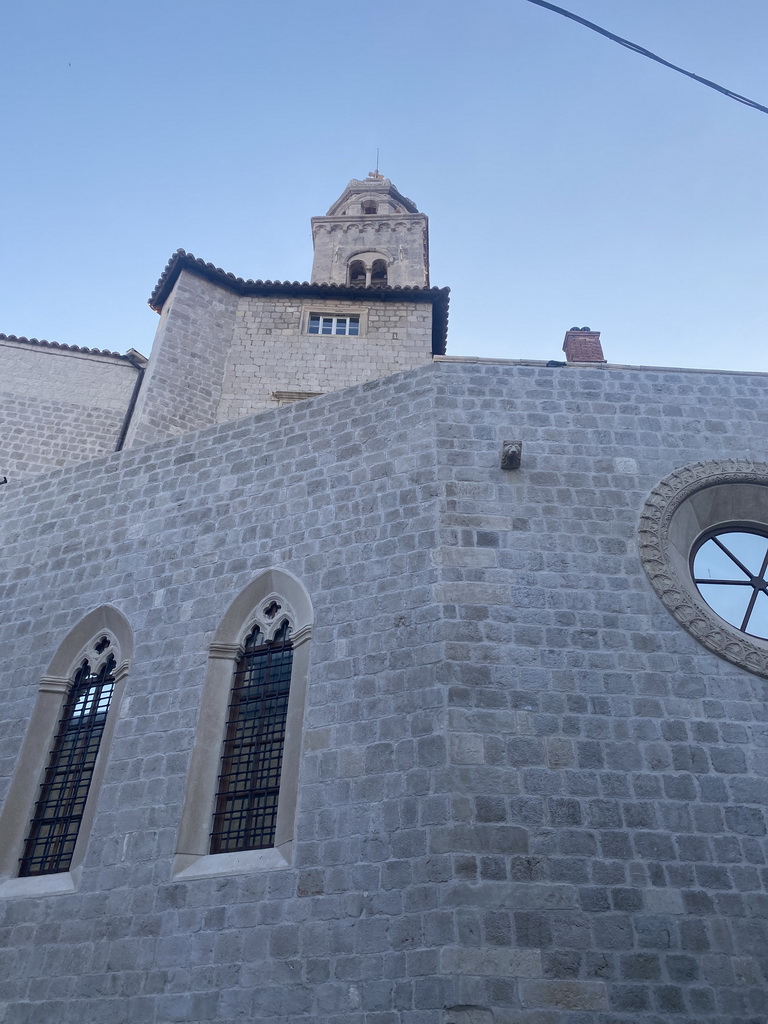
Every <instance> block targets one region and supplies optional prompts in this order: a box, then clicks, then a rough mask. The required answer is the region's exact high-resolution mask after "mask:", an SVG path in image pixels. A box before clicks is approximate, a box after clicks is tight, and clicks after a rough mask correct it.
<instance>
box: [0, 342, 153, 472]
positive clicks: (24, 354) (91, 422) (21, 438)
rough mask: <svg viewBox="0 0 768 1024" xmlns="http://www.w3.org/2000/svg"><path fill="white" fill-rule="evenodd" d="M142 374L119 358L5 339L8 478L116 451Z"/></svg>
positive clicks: (1, 430) (1, 417) (2, 416)
mask: <svg viewBox="0 0 768 1024" xmlns="http://www.w3.org/2000/svg"><path fill="white" fill-rule="evenodd" d="M138 372H139V371H138V369H137V367H136V366H134V365H133V364H132V363H130V362H128V361H127V360H125V359H120V358H118V357H113V356H110V355H106V354H98V353H90V352H84V351H75V350H72V349H65V348H55V347H53V346H49V345H46V344H33V343H30V342H26V341H18V340H15V339H13V338H6V337H0V478H2V477H3V476H7V477H9V479H15V478H17V477H19V476H26V475H29V474H33V473H39V472H42V471H44V470H46V469H49V468H51V467H54V466H65V465H69V464H71V463H73V462H79V461H81V460H82V459H90V458H94V457H95V456H97V455H101V454H103V453H105V452H110V451H112V450H114V447H115V443H116V442H117V439H118V437H119V434H120V430H121V427H122V425H123V420H124V417H125V414H126V412H127V410H128V405H129V402H130V399H131V394H132V392H133V387H134V384H135V382H136V378H137V375H138Z"/></svg>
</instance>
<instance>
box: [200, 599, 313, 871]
mask: <svg viewBox="0 0 768 1024" xmlns="http://www.w3.org/2000/svg"><path fill="white" fill-rule="evenodd" d="M275 605H276V602H272V605H271V607H275ZM267 612H269V609H267ZM290 633H291V627H290V624H289V622H288V620H287V619H285V620H283V622H282V623H281V625H280V628H279V629H278V630H277V632H276V633H275V634H274V636H273V638H272V639H271V640H266V639H265V637H264V634H263V633H262V630H261V627H260V626H258V625H257V626H255V627H254V628H253V630H252V631H251V633H250V634H249V636H248V638H247V639H246V641H245V649H244V650H243V653H242V655H241V656H240V657H239V658H238V660H237V664H236V666H235V678H234V682H233V684H232V695H231V698H230V703H229V712H228V716H227V730H226V736H225V739H224V750H223V753H222V757H221V772H220V774H219V787H218V792H217V794H216V810H215V813H214V817H213V830H212V832H211V853H231V852H233V851H235V850H263V849H265V848H267V847H271V846H274V844H275V828H276V824H277V803H278V797H279V795H280V773H281V769H282V763H283V747H284V745H285V725H286V719H287V717H288V697H289V694H290V689H291V666H292V664H293V645H292V644H291V641H290Z"/></svg>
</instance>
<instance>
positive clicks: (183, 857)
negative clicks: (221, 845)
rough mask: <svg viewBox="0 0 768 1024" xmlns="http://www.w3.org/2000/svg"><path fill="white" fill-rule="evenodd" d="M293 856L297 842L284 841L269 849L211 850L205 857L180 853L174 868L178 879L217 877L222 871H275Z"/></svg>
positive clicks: (232, 872)
mask: <svg viewBox="0 0 768 1024" xmlns="http://www.w3.org/2000/svg"><path fill="white" fill-rule="evenodd" d="M292 859H293V843H292V842H288V843H283V845H282V846H273V847H270V848H269V849H268V850H241V851H239V852H238V853H210V854H206V855H204V856H201V857H196V856H195V855H194V854H188V853H177V854H176V856H175V857H174V858H173V870H172V872H171V874H172V876H173V880H174V882H185V881H186V880H187V879H192V878H216V877H217V876H220V875H242V874H249V873H250V872H253V871H275V870H279V869H281V868H289V867H290V866H291V861H292Z"/></svg>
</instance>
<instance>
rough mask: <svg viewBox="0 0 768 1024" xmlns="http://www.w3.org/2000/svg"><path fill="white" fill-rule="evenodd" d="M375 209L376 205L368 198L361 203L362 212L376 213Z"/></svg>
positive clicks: (376, 208)
mask: <svg viewBox="0 0 768 1024" xmlns="http://www.w3.org/2000/svg"><path fill="white" fill-rule="evenodd" d="M377 210H378V206H377V205H376V203H374V202H372V201H371V200H370V199H368V200H366V201H365V202H364V203H363V213H376V211H377Z"/></svg>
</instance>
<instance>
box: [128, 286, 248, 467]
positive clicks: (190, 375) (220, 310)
mask: <svg viewBox="0 0 768 1024" xmlns="http://www.w3.org/2000/svg"><path fill="white" fill-rule="evenodd" d="M236 309H237V296H236V295H234V294H233V293H232V292H231V291H230V290H229V289H227V288H222V287H220V286H218V285H215V284H211V282H210V281H205V280H204V279H203V278H201V277H198V276H197V275H195V274H190V273H189V272H188V271H183V272H182V273H181V275H180V277H179V279H178V281H177V282H176V285H175V287H174V289H173V292H172V294H171V296H170V297H169V299H168V300H167V302H166V304H165V308H164V309H163V313H162V316H161V318H160V324H159V326H158V329H157V334H156V335H155V341H154V345H153V347H152V355H151V357H150V361H149V366H148V368H147V372H146V375H145V377H144V383H143V385H142V389H141V394H140V395H139V400H138V402H137V405H136V410H135V413H134V415H133V417H132V420H131V426H130V428H129V431H128V436H127V439H126V447H130V446H132V445H136V444H148V443H152V442H154V441H161V440H164V439H165V438H167V437H178V436H179V435H180V434H184V433H187V432H189V431H190V430H200V429H202V428H203V427H206V426H210V425H211V424H213V423H216V422H217V410H218V406H219V401H220V399H221V389H222V381H223V377H224V366H225V364H226V360H227V354H228V352H229V346H230V342H231V338H232V332H233V328H234V322H235V311H236Z"/></svg>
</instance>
